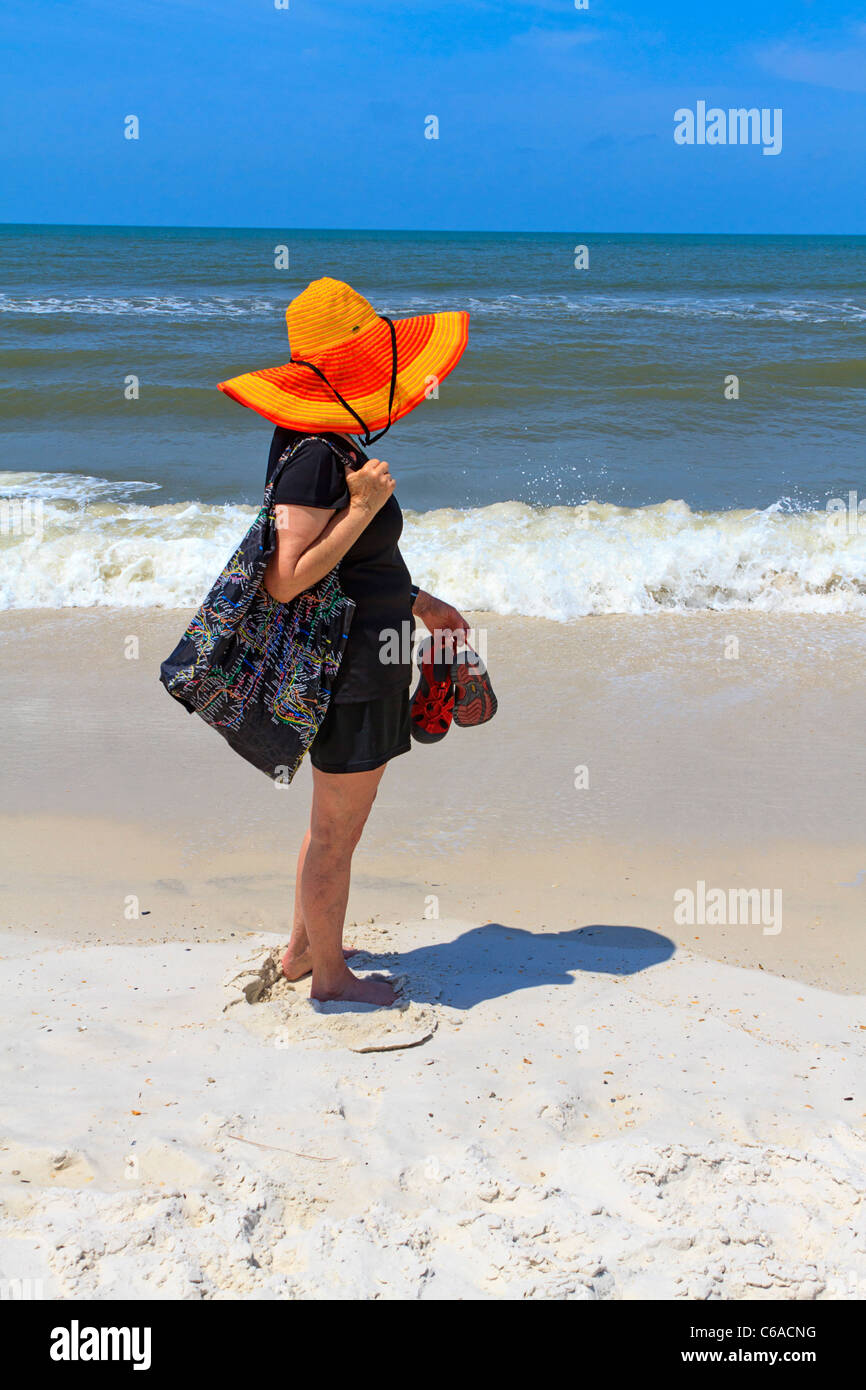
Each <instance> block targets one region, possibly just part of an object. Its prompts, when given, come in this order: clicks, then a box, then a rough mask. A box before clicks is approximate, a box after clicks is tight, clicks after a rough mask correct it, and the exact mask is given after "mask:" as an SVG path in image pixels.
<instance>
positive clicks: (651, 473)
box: [0, 226, 866, 621]
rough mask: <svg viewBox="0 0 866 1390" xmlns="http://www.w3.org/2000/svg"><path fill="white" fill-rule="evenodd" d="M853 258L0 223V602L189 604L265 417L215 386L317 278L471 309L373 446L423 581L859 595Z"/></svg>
mask: <svg viewBox="0 0 866 1390" xmlns="http://www.w3.org/2000/svg"><path fill="white" fill-rule="evenodd" d="M279 245H285V246H287V247H288V251H289V266H288V268H287V269H285V270H277V269H275V265H274V261H275V247H277V246H279ZM578 246H586V247H587V248H588V261H589V264H588V268H586V269H578V268H576V265H575V259H576V255H575V252H576V248H577V247H578ZM864 253H866V237H751V236H749V237H735V236H726V237H712V236H614V235H606V236H601V235H592V236H589V235H581V234H578V233H576V234H574V235H573V236H565V235H561V234H545V235H538V234H511V233H507V234H495V235H494V234H475V233H465V234H462V233H461V234H443V233H409V232H399V233H385V232H333V231H302V232H286V231H279V230H277V231H268V230H214V229H171V228H98V227H96V228H86V227H11V226H6V227H0V367H2V378H0V438H2V452H0V608H34V607H40V608H46V607H47V608H59V607H66V606H73V607H87V606H100V605H103V606H111V607H120V606H126V605H131V606H146V607H151V606H159V607H182V606H188V605H193V604H195V603H197V602H198V600H199V599H200V598H201V597H202V596H203V594H204V592H205V591H206V590H207V588H208V587H209V585H210V583H211V582H212V580H213V579H214V577H215V576H216V574H217V573H218V571H219V569H220V567H221V565H222V563H223V561H224V560H225V558H226V557H227V555H228V553H229V552H230V551H231V549H232V548H233V547H234V545H235V544H236V542H237V540H238V539H239V538H240V536H241V535H242V533H243V531H244V530H245V529H246V526H247V525H248V524H249V520H250V518H251V516H252V512H253V508H254V506H255V505H256V504H257V503H258V501H259V499H260V497H261V491H262V486H263V481H264V471H265V462H266V459H267V453H268V445H269V441H270V435H271V426H270V425H269V424H268V422H267V421H265V420H263V419H261V418H260V417H259V416H257V415H255V414H254V413H253V412H251V411H248V410H245V409H243V408H242V407H241V406H239V405H237V404H236V403H235V402H233V401H230V400H229V399H228V398H226V397H225V396H223V395H222V394H221V393H220V392H218V391H217V390H216V383H217V382H218V381H221V380H225V379H226V378H227V377H231V376H234V375H236V374H237V373H239V372H241V371H244V370H249V369H252V368H256V367H263V366H268V365H276V364H278V363H280V362H283V361H285V360H287V358H288V345H287V340H286V330H285V319H284V313H285V307H286V304H287V303H288V301H289V299H291V298H292V297H293V295H295V294H296V293H297V292H298V291H299V290H300V289H302V288H303V286H304V285H305V284H306V283H307V282H308V281H309V280H311V279H314V278H316V277H318V276H321V275H332V276H335V277H337V278H339V279H345V280H348V281H350V282H351V283H352V284H353V285H354V286H355V287H356V288H357V289H358V290H360V291H361V293H362V294H364V295H366V297H367V298H368V299H370V300H371V301H372V303H373V304H374V305H375V307H376V308H377V309H379V310H380V311H382V312H384V313H388V314H390V315H392V316H398V317H399V316H403V315H411V314H414V313H422V312H429V311H431V310H435V309H453V308H465V309H468V310H469V312H470V315H471V321H470V330H469V346H468V349H467V351H466V354H465V356H464V358H463V360H462V361H461V363H460V364H459V365H458V367H457V369H456V370H455V372H454V373H453V374H452V376H450V377H449V378H448V379H447V380H446V381H445V382H443V383H442V386H441V388H440V396H439V399H438V400H435V401H430V402H427V403H425V404H424V405H423V406H422V407H421V408H419V409H418V410H417V411H415V412H414V413H413V414H412V415H410V416H408V417H407V418H406V419H405V420H402V421H400V422H398V424H397V425H396V426H395V428H394V429H393V431H392V433H390V434H389V435H387V436H386V437H385V439H383V440H382V441H381V442H380V443H379V445H378V446H377V448H376V452H377V453H378V454H379V456H380V457H384V458H387V459H388V460H389V462H390V464H391V467H392V471H393V473H394V475H395V477H396V478H397V484H398V486H397V495H398V498H399V500H400V502H401V504H402V506H403V509H404V512H405V514H406V527H405V532H404V543H403V547H402V548H403V551H404V554H405V556H406V559H407V562H408V563H409V566H410V568H411V569H412V572H413V575H414V577H415V578H416V579H417V580H418V582H420V583H422V584H423V585H424V587H427V588H432V589H435V590H437V591H439V592H441V593H443V595H446V596H447V597H449V598H450V599H451V600H452V601H454V602H456V603H457V604H458V605H460V606H462V607H465V608H470V609H487V610H492V611H494V612H499V613H503V614H508V613H516V614H526V615H529V616H540V617H549V618H553V619H555V620H558V621H568V620H570V619H573V618H577V617H580V616H584V615H587V614H603V613H630V614H648V615H649V614H653V613H658V612H670V611H680V612H690V611H697V610H708V609H709V610H715V611H726V610H732V611H733V610H740V609H749V608H751V609H757V610H761V611H780V612H817V613H864V612H866V514H862V515H860V514H858V513H857V506H858V503H859V501H860V499H861V496H862V497H863V499H864V513H866V471H864V466H863V464H864V458H863V437H864V433H863V429H864V422H863V403H864V390H866V258H864ZM130 376H135V377H137V378H138V381H139V398H138V399H137V400H127V399H126V398H125V394H124V388H125V383H126V379H127V378H128V377H130ZM732 377H735V378H736V379H737V386H736V390H735V389H734V388H733V387H732V384H731V378H732ZM734 396H736V397H737V398H732V397H734ZM828 504H829V506H830V511H829V512H828Z"/></svg>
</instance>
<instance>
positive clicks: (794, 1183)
mask: <svg viewBox="0 0 866 1390" xmlns="http://www.w3.org/2000/svg"><path fill="white" fill-rule="evenodd" d="M355 939H356V941H359V937H358V934H357V933H356V936H355ZM276 944H278V942H277V938H275V937H273V936H256V937H253V936H246V937H243V938H241V937H238V938H237V939H236V940H235V941H232V942H228V943H219V944H217V943H208V944H199V945H195V946H192V947H190V946H189V945H185V944H183V943H180V942H168V943H165V944H157V945H149V946H142V945H133V944H129V945H117V946H113V947H109V946H83V947H82V946H81V945H76V944H73V943H67V944H63V943H60V944H58V943H57V941H56V940H55V941H53V942H52V943H51V945H50V949H49V947H48V943H47V942H46V944H45V947H44V948H41V949H39V950H37V951H34V950H33V941H32V937H30V938H25V937H23V936H22V937H14V938H11V939H10V938H8V937H7V938H6V945H5V947H4V949H5V956H4V958H3V960H2V961H0V983H2V993H3V1001H4V1010H5V1013H6V1018H7V1030H6V1046H5V1050H4V1052H3V1055H2V1088H0V1089H2V1095H3V1136H2V1146H0V1185H2V1186H0V1191H2V1200H3V1208H4V1223H3V1234H2V1238H0V1275H2V1277H4V1278H9V1277H22V1278H28V1277H29V1278H31V1279H42V1280H43V1286H44V1291H45V1293H46V1295H48V1296H55V1295H59V1296H63V1297H69V1296H81V1297H88V1296H92V1297H99V1298H107V1297H116V1296H132V1297H147V1298H150V1297H169V1298H198V1297H220V1296H237V1295H241V1296H253V1297H260V1298H286V1297H306V1298H312V1297H337V1298H365V1299H366V1298H453V1297H466V1298H472V1297H482V1298H487V1297H494V1298H526V1297H536V1298H537V1297H545V1298H551V1297H553V1298H562V1297H566V1298H580V1299H588V1298H636V1297H652V1298H706V1297H723V1298H744V1297H753V1296H757V1297H766V1298H780V1297H781V1298H814V1297H835V1298H856V1297H861V1298H862V1297H863V1296H864V1293H866V1203H864V1202H863V1200H862V1199H863V1196H864V1193H866V1174H864V1158H866V1141H864V1095H863V1089H862V1082H863V1074H864V1073H863V1060H862V1059H863V1051H864V1042H866V1000H864V999H863V998H859V997H857V996H852V995H847V996H844V997H843V996H838V995H834V994H830V993H827V992H824V991H821V990H818V989H815V988H810V987H808V986H805V985H802V984H799V983H798V982H796V981H794V980H790V979H782V978H778V977H774V976H772V975H770V974H769V973H767V972H761V971H758V970H743V969H739V968H736V967H733V966H728V965H724V964H719V963H716V962H714V961H711V960H706V959H700V958H698V957H694V956H690V955H689V954H688V953H686V952H684V951H679V952H678V953H677V954H676V955H674V956H671V955H670V954H669V948H668V947H666V946H665V945H664V943H663V942H662V941H661V939H660V938H657V937H655V936H654V935H653V934H652V933H646V932H643V933H642V932H639V931H637V930H635V929H632V928H620V929H616V928H604V929H599V930H597V931H596V932H595V933H594V934H590V929H587V930H585V931H583V932H568V931H565V932H555V931H550V932H546V933H545V932H543V931H541V930H539V931H537V932H535V933H529V932H524V931H520V930H516V929H512V928H505V927H500V926H495V925H488V926H484V927H478V926H472V925H470V924H467V923H460V922H456V921H447V922H446V921H430V922H420V921H419V922H415V923H410V924H406V923H403V924H402V925H400V926H399V927H398V926H395V927H393V928H390V929H388V928H385V927H382V926H370V927H367V928H365V929H363V931H362V934H361V937H360V941H359V944H362V945H364V946H365V947H369V948H370V950H371V952H373V954H371V955H370V956H367V957H363V958H362V963H361V968H363V969H371V970H372V969H377V970H382V969H385V970H392V971H393V972H394V973H400V974H405V975H406V977H407V980H408V994H409V996H410V998H411V1005H410V1007H409V1008H408V1009H404V1010H399V1011H394V1012H393V1013H392V1014H391V1015H390V1016H387V1017H386V1018H385V1019H384V1020H383V1018H382V1016H381V1015H375V1014H373V1015H371V1014H370V1013H366V1014H364V1013H363V1011H362V1013H361V1014H358V1013H357V1012H356V1011H351V1012H350V1013H349V1014H348V1015H347V1014H346V1013H340V1012H339V1011H338V1014H337V1015H336V1016H333V1015H332V1016H331V1017H330V1018H329V1017H328V1015H327V1014H322V1013H319V1012H317V1011H316V1010H314V1009H312V1008H311V1006H310V1005H309V1003H307V1002H306V1000H305V995H306V993H307V986H302V987H300V988H299V989H298V990H296V991H290V990H288V989H287V988H286V987H285V986H283V987H281V988H280V989H278V990H277V991H276V992H275V995H274V997H273V998H271V999H270V1000H266V1001H264V1002H262V1001H260V1002H258V1003H255V1004H248V1003H246V1001H245V1000H242V1001H241V1002H239V1003H235V1004H231V1003H230V1000H231V999H232V998H237V997H238V990H237V988H236V986H235V987H233V988H229V989H227V988H226V984H225V980H226V978H227V977H231V976H233V975H236V974H237V973H238V972H248V971H249V967H248V965H246V964H245V961H246V958H248V957H249V956H250V955H251V954H252V955H253V956H254V957H256V958H257V959H258V960H259V961H261V960H263V959H264V957H265V955H266V953H267V950H268V949H270V948H273V947H274V946H275V945H276ZM398 947H399V949H400V953H401V954H400V957H399V960H398V958H397V957H396V956H394V955H391V954H389V953H390V952H392V951H394V950H395V949H396V948H398ZM251 992H252V993H255V990H253V991H251ZM227 1004H228V1005H229V1007H228V1008H226V1005H227ZM431 1033H432V1036H429V1037H428V1040H427V1041H422V1037H423V1036H425V1035H429V1034H431ZM388 1037H390V1039H391V1041H392V1042H394V1041H395V1039H396V1040H397V1041H398V1042H399V1041H400V1040H402V1041H403V1042H410V1043H415V1044H417V1045H414V1046H408V1047H398V1048H397V1050H391V1051H382V1052H379V1051H376V1052H359V1051H356V1050H352V1049H353V1048H357V1047H358V1046H366V1045H370V1044H371V1043H372V1045H379V1044H380V1043H381V1042H382V1041H383V1039H386V1040H387V1038H388ZM846 1097H854V1099H853V1100H850V1099H846Z"/></svg>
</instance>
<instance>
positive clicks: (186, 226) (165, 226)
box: [0, 221, 866, 238]
mask: <svg viewBox="0 0 866 1390" xmlns="http://www.w3.org/2000/svg"><path fill="white" fill-rule="evenodd" d="M37 227H38V228H45V229H54V230H58V229H65V228H75V229H77V230H91V231H137V232H149V231H161V232H171V231H174V232H267V233H269V234H270V233H273V232H280V231H282V232H283V233H284V234H292V233H297V232H302V233H306V232H330V233H344V234H349V233H352V234H361V235H370V236H381V235H395V234H399V235H405V236H503V237H506V236H605V237H644V236H669V237H732V238H733V237H768V238H769V237H803V238H807V237H866V232H722V231H712V232H694V231H692V232H677V231H641V232H634V231H612V230H607V231H601V230H599V229H598V228H596V229H594V230H589V229H586V228H583V229H580V230H574V228H571V229H569V228H543V229H542V228H525V227H523V228H518V227H513V228H506V229H503V228H497V227H436V228H429V227H288V228H287V227H282V228H280V227H279V226H270V227H268V226H263V225H246V224H241V223H192V222H189V223H187V222H5V221H0V228H2V229H10V228H37Z"/></svg>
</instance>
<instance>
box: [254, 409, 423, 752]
mask: <svg viewBox="0 0 866 1390" xmlns="http://www.w3.org/2000/svg"><path fill="white" fill-rule="evenodd" d="M300 437H301V436H300V435H299V433H297V432H293V431H291V430H286V429H283V428H282V427H277V429H276V430H275V431H274V437H273V441H272V443H271V452H270V456H269V459H268V471H267V477H268V479H270V477H271V476H272V474H273V473H274V471H275V469H276V467H277V465H278V463H279V460H280V458H281V456H282V454H283V453H284V451H285V449H286V448H288V447H289V446H290V445H292V444H293V443H295V442H296V441H297V439H298V438H300ZM327 437H328V436H325V437H323V438H316V439H311V440H310V442H309V443H308V444H304V445H303V446H302V447H301V448H300V449H299V450H298V452H297V453H296V455H295V457H294V458H293V459H292V461H291V463H290V464H289V465H288V467H287V468H286V469H285V470H284V471H283V474H282V477H281V478H280V481H279V483H278V485H277V488H276V492H275V495H274V501H275V503H276V504H277V505H278V506H281V505H291V504H295V505H298V506H304V507H321V508H323V509H327V510H329V511H340V510H342V508H344V507H347V506H348V505H349V489H348V487H347V486H346V478H345V470H344V465H343V464H342V463H341V462H340V459H339V458H338V457H337V455H336V454H335V453H334V450H333V449H330V448H329V447H328V445H327V443H326V442H325V438H327ZM330 438H332V439H333V440H334V442H335V443H336V445H337V447H338V449H339V450H340V452H341V453H342V454H343V455H345V454H346V452H347V449H350V450H351V452H352V453H353V454H354V455H355V456H356V458H357V466H359V467H360V466H361V464H363V463H364V462H365V461H366V459H367V455H366V454H365V453H364V451H363V449H361V447H360V445H359V444H357V443H356V442H354V441H353V443H352V445H351V446H348V445H347V444H346V441H345V440H344V439H341V438H340V437H339V436H330ZM402 530H403V513H402V512H401V510H400V505H399V503H398V501H397V499H396V497H395V496H393V494H392V495H391V497H389V498H388V501H387V502H386V503H385V505H384V507H381V508H380V509H379V511H378V512H376V514H375V516H374V517H373V518H372V519H371V521H370V523H369V525H368V526H366V527H365V528H364V530H363V531H362V532H361V534H360V536H359V537H358V538H357V540H356V541H354V543H353V544H352V545H351V547H350V548H349V550H347V552H346V554H345V555H344V557H343V559H342V561H341V563H340V584H341V587H342V588H343V590H344V591H345V592H346V593H347V594H348V596H349V597H350V598H351V599H354V601H355V603H356V605H357V607H356V610H355V616H354V619H353V621H352V626H351V629H350V631H349V639H348V641H347V643H346V649H345V652H344V654H343V660H342V663H341V665H340V670H339V673H338V675H337V678H336V681H335V682H334V690H333V694H332V697H331V705H330V708H329V710H328V713H327V714H326V716H325V718H324V720H323V722H322V724H321V726H320V728H319V732H318V734H317V735H316V738H315V740H314V741H313V744H312V747H311V749H310V759H311V761H312V763H313V766H314V767H317V768H319V769H320V771H322V772H336V773H345V772H368V771H370V770H372V769H373V768H376V767H381V766H382V764H383V763H386V762H387V761H388V760H389V758H394V757H397V755H398V754H400V753H406V752H408V750H409V748H410V746H411V739H410V734H409V685H410V683H411V680H412V664H411V658H410V652H411V638H412V599H411V593H410V590H411V585H412V579H411V576H410V574H409V571H408V569H407V568H406V564H405V561H404V560H403V557H402V555H401V554H400V547H399V544H398V542H399V539H400V535H401V533H402Z"/></svg>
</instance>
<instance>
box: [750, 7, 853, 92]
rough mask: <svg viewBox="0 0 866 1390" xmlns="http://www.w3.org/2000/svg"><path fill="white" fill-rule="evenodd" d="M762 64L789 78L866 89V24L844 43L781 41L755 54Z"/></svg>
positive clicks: (815, 84) (814, 84) (845, 89)
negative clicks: (811, 43)
mask: <svg viewBox="0 0 866 1390" xmlns="http://www.w3.org/2000/svg"><path fill="white" fill-rule="evenodd" d="M755 57H756V59H757V61H758V63H759V65H760V66H761V67H762V68H764V69H765V70H766V71H767V72H771V73H773V75H774V76H776V77H784V78H787V79H788V81H789V82H805V83H807V84H808V85H809V86H812V87H832V88H835V89H836V90H837V91H841V92H866V25H863V24H858V25H856V26H855V28H854V29H853V31H852V37H851V39H850V41H849V42H848V43H846V44H845V45H844V47H839V46H833V47H829V46H816V45H809V46H807V45H805V44H802V43H788V42H784V41H782V42H779V43H773V44H768V45H767V46H766V47H765V48H762V49H759V50H758V51H757V53H756V54H755Z"/></svg>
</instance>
